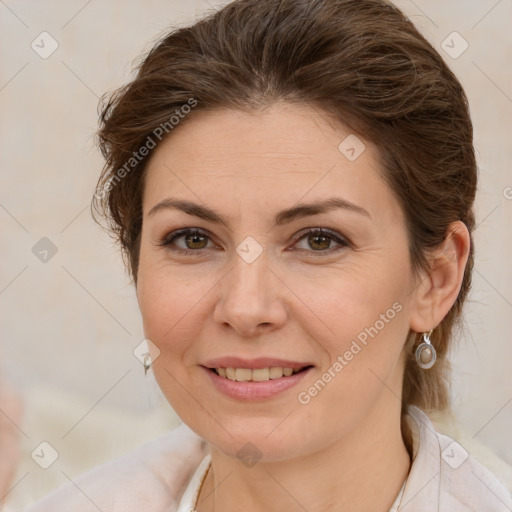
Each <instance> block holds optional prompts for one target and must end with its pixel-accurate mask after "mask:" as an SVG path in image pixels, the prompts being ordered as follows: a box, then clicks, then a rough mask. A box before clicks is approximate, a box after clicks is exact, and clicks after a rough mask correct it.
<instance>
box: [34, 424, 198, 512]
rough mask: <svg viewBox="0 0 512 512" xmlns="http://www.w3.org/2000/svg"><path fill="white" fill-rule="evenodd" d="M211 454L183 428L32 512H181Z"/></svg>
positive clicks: (58, 493)
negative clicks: (196, 475)
mask: <svg viewBox="0 0 512 512" xmlns="http://www.w3.org/2000/svg"><path fill="white" fill-rule="evenodd" d="M206 453H207V449H206V444H205V442H204V441H203V440H202V439H201V438H200V437H198V436H197V435H196V434H195V433H194V432H193V431H192V430H190V429H189V428H188V427H187V426H186V425H180V426H179V427H177V428H175V429H174V430H172V431H171V432H169V433H168V434H166V435H164V436H162V437H160V438H158V439H156V440H154V441H151V442H149V443H147V444H145V445H143V446H141V447H140V448H137V449H136V450H134V451H132V452H130V453H128V454H127V455H124V456H123V457H120V458H118V459H116V460H113V461H111V462H108V463H106V464H103V465H101V466H99V467H97V468H94V469H92V470H91V471H89V472H88V473H86V474H84V475H82V476H81V477H79V478H77V479H74V480H73V482H70V483H69V484H68V485H65V486H63V487H61V488H60V489H58V490H56V491H55V492H54V493H52V494H51V495H50V496H48V497H47V498H46V499H44V500H42V501H40V502H38V503H37V504H35V505H33V506H32V507H30V508H29V509H28V510H27V511H26V512H69V511H70V510H72V511H73V512H97V511H98V510H105V511H106V510H108V511H109V512H139V511H140V510H148V507H151V510H152V511H153V512H169V511H175V510H177V507H178V503H179V501H180V499H181V495H182V494H183V491H184V489H185V487H186V486H187V483H188V482H189V480H190V478H191V475H192V474H193V473H194V471H196V469H197V466H198V464H199V463H200V462H201V460H202V459H203V458H204V457H205V455H206Z"/></svg>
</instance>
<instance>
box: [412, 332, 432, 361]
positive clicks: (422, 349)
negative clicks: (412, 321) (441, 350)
mask: <svg viewBox="0 0 512 512" xmlns="http://www.w3.org/2000/svg"><path fill="white" fill-rule="evenodd" d="M432 331H433V329H432ZM432 331H430V332H429V333H426V332H424V333H423V336H422V338H423V340H422V342H421V343H420V344H419V345H418V348H417V349H416V352H415V354H414V355H415V357H416V362H417V363H418V366H419V367H420V368H423V369H424V370H428V369H429V368H432V366H434V363H435V362H436V358H437V354H436V349H435V348H434V346H433V345H432V343H431V342H430V336H431V335H432Z"/></svg>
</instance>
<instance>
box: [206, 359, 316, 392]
mask: <svg viewBox="0 0 512 512" xmlns="http://www.w3.org/2000/svg"><path fill="white" fill-rule="evenodd" d="M231 360H232V359H231ZM239 361H240V360H239ZM255 361H258V362H257V365H256V366H253V367H252V368H267V367H269V366H282V365H281V364H274V363H272V364H271V365H268V361H269V360H268V359H265V364H264V365H261V363H260V362H259V361H262V360H253V361H251V363H254V362H255ZM272 361H276V360H272ZM223 364H225V363H224V362H223ZM244 364H247V362H245V363H244ZM255 364H256V363H255ZM286 364H290V362H287V363H286ZM258 365H259V366H258ZM304 366H308V365H298V366H296V368H297V369H298V368H302V367H304ZM233 367H236V368H250V367H249V366H236V365H235V366H229V365H228V366H226V367H224V366H222V365H219V366H216V367H212V368H233ZM285 368H293V366H285ZM313 368H314V367H313V366H310V367H309V368H307V369H305V370H304V371H302V372H299V373H294V374H293V375H290V376H289V377H285V376H283V377H280V378H279V379H271V380H266V381H262V382H254V381H246V382H238V381H235V380H230V379H227V378H225V377H221V376H220V375H217V373H216V372H215V371H213V370H212V369H211V368H209V367H206V366H201V369H202V370H203V371H204V373H205V374H206V375H207V377H208V378H209V379H210V382H211V383H212V384H213V386H214V387H215V389H216V390H217V391H219V392H220V393H222V394H223V395H226V396H228V397H230V398H234V399H236V400H241V401H244V402H257V401H263V400H268V399H271V398H274V397H277V396H279V395H281V394H283V393H284V392H285V391H287V390H289V389H290V388H293V387H295V386H296V385H297V384H298V383H299V382H300V381H301V380H302V379H303V378H304V377H305V376H306V375H307V374H309V373H310V371H311V370H313Z"/></svg>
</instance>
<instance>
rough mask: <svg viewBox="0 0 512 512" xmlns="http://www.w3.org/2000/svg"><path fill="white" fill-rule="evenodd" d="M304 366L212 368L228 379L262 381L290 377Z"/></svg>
mask: <svg viewBox="0 0 512 512" xmlns="http://www.w3.org/2000/svg"><path fill="white" fill-rule="evenodd" d="M304 369H305V368H297V369H294V368H284V367H282V366H271V367H268V368H253V369H251V368H213V369H212V370H213V371H214V372H215V373H216V374H217V375H219V376H220V377H224V378H226V379H229V380H234V381H237V382H264V381H267V380H274V379H280V378H282V377H290V376H291V375H294V374H296V373H300V372H301V371H303V370H304Z"/></svg>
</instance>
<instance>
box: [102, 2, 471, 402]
mask: <svg viewBox="0 0 512 512" xmlns="http://www.w3.org/2000/svg"><path fill="white" fill-rule="evenodd" d="M281 100H282V101H288V102H295V103H297V104H301V103H302V104H306V103H307V104H309V105H312V106H315V107H316V108H318V109H320V110H321V111H322V112H324V113H325V116H326V118H329V119H332V120H335V121H337V122H341V123H343V124H344V125H345V126H348V127H350V129H351V130H353V132H354V133H357V134H359V135H360V136H361V137H362V138H365V139H367V140H370V141H372V142H373V143H375V144H376V146H377V147H378V148H379V150H380V158H381V167H382V169H383V176H384V178H385V179H386V181H387V183H388V184H389V186H390V188H391V190H392V191H393V193H394V194H395V196H396V198H397V200H398V201H399V203H400V205H401V207H402V209H403V211H404V214H405V217H406V222H407V229H408V235H409V245H410V255H411V264H412V266H413V269H414V270H415V271H416V272H417V271H419V270H420V269H424V270H427V271H428V269H429V263H428V255H429V250H432V249H434V248H438V247H439V246H440V245H441V244H442V243H443V242H444V240H445V238H446V237H447V236H448V235H449V233H448V227H449V225H450V223H451V222H453V221H457V220H461V221H462V222H464V224H465V225H466V226H467V228H468V230H469V232H470V234H471V232H472V230H473V229H474V223H475V221H474V215H473V211H472V206H473V201H474V197H475V192H476V179H477V174H476V163H475V156H474V149H473V145H472V137H473V129H472V124H471V120H470V116H469V112H468V104H467V99H466V96H465V94H464V91H463V89H462V87H461V85H460V83H459V81H458V80H457V79H456V77H455V76H454V75H453V73H452V72H451V71H450V69H449V68H448V67H447V65H446V64H445V63H444V62H443V60H442V58H441V57H440V56H439V54H438V53H437V52H436V51H435V50H434V48H433V47H432V46H431V45H430V44H429V43H428V42H427V41H426V40H425V38H424V37H423V36H422V35H420V33H419V32H418V31H417V30H416V28H415V27H414V25H413V24H412V23H411V22H410V21H409V20H408V19H407V18H406V17H405V16H404V15H403V14H402V13H401V12H400V11H399V10H398V9H397V8H396V7H394V6H393V5H392V4H391V3H389V2H387V1H384V0H237V1H234V2H232V3H230V4H228V5H227V6H225V7H224V8H222V9H221V10H220V11H218V12H216V13H213V14H211V15H209V16H208V17H206V18H204V19H202V20H200V21H198V22H197V23H195V24H194V25H193V26H191V27H187V28H181V29H176V30H174V31H173V32H171V33H170V34H168V35H166V36H165V37H164V38H163V39H162V40H161V41H159V42H158V44H156V45H155V46H154V47H153V49H152V50H151V51H150V52H149V54H148V55H147V56H146V58H145V59H144V60H143V62H142V64H141V65H140V67H139V69H138V73H137V75H136V77H135V79H134V80H133V81H132V82H131V83H129V84H128V85H126V86H125V87H123V88H121V89H119V90H118V91H116V92H115V93H113V94H112V95H110V96H109V97H108V98H107V99H106V100H105V101H104V103H103V105H102V110H101V116H100V119H101V128H100V130H99V133H98V136H99V145H100V148H101V151H102V153H103V155H104V157H105V159H106V165H105V168H104V170H103V173H102V176H101V177H100V180H99V182H98V188H97V193H96V195H95V198H94V200H93V206H94V208H95V210H96V211H97V212H100V213H101V214H102V215H103V216H104V217H105V218H106V219H107V221H108V223H109V227H110V229H111V230H112V232H113V234H114V236H115V237H116V238H117V240H118V241H119V242H120V245H121V248H122V250H123V254H124V255H125V256H126V257H127V260H128V261H127V263H128V267H129V269H130V270H131V273H132V277H133V279H134V282H135V283H136V280H137V268H138V256H139V244H140V234H141V227H142V190H143V183H144V181H143V180H144V169H145V166H146V164H147V162H148V160H149V158H150V152H149V154H147V155H146V156H145V157H143V158H140V154H139V152H140V148H142V147H144V145H146V146H147V145H148V141H149V140H150V139H151V140H152V141H153V142H155V141H154V139H155V138H157V137H155V133H160V132H161V131H162V127H166V128H165V131H166V133H167V132H168V133H171V134H172V129H174V126H175V123H174V122H172V121H170V119H171V117H172V116H174V117H176V116H177V115H179V114H183V113H184V112H187V110H186V109H185V108H184V106H185V105H191V104H192V102H196V103H195V107H194V110H193V111H192V112H189V113H188V114H187V115H183V116H182V115H179V117H180V120H179V124H180V125H181V124H182V123H186V122H187V120H188V119H189V118H191V117H193V116H194V113H195V112H196V111H205V110H214V109H220V108H229V109H244V110H249V111H251V110H252V111H254V110H256V109H260V108H263V107H265V106H268V105H271V104H272V103H274V102H276V101H281ZM188 110H189V111H190V110H191V109H190V108H189V109H188ZM158 127H160V128H158ZM159 129H160V132H158V130H159ZM178 129H179V127H178ZM155 130H157V132H155ZM135 153H137V155H138V157H137V159H136V160H133V161H132V160H131V159H133V158H134V154H135ZM139 160H140V161H139ZM127 162H130V163H131V164H133V165H131V164H130V167H128V168H127V167H126V163H127ZM123 166H124V167H123ZM123 168H124V172H120V171H121V170H122V169H123ZM120 174H122V176H121V177H120ZM93 213H94V212H93ZM472 268H473V243H472V240H471V248H470V254H469V260H468V264H467V266H466V269H465V274H464V279H463V282H462V288H461V290H460V293H459V295H458V297H457V300H456V301H455V303H454V305H453V307H452V308H451V310H450V311H449V313H448V314H447V315H446V317H445V318H444V319H443V321H442V322H441V324H440V325H439V326H438V327H437V328H436V329H435V330H434V333H433V335H432V343H433V345H434V346H435V348H436V351H437V354H438V359H437V361H436V364H435V365H434V367H433V368H432V369H430V370H426V371H425V370H421V369H420V368H419V367H418V366H417V365H416V363H415V361H414V359H413V358H412V357H410V358H409V360H408V361H407V364H406V369H405V377H404V384H403V404H404V407H403V411H404V410H405V406H406V405H407V404H414V405H418V406H419V407H422V408H424V409H427V410H429V409H430V410H433V409H438V410H439V409H443V408H445V407H446V406H447V405H448V402H449V401H448V388H447V375H448V362H447V360H446V357H445V356H446V352H447V348H448V344H449V340H450V338H451V337H452V330H453V327H454V323H455V321H456V320H458V319H459V318H460V314H461V310H462V305H463V302H464V299H465V297H466V295H467V292H468V290H469V288H470V283H471V271H472ZM414 334H415V333H411V335H414Z"/></svg>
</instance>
